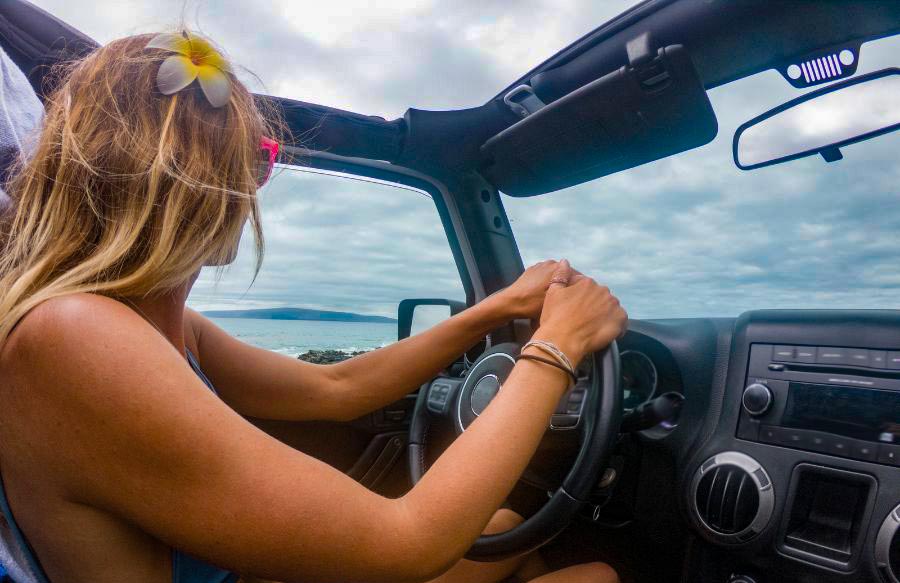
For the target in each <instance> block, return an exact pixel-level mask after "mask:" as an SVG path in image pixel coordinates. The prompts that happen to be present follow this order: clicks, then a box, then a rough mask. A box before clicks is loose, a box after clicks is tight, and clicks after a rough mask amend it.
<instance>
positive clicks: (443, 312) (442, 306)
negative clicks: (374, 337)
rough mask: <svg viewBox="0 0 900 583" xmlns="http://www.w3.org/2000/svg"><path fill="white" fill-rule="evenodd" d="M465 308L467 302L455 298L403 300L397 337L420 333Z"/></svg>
mask: <svg viewBox="0 0 900 583" xmlns="http://www.w3.org/2000/svg"><path fill="white" fill-rule="evenodd" d="M465 309H466V304H464V303H463V302H456V301H453V300H443V299H416V300H403V301H402V302H400V305H399V306H398V308H397V339H398V340H403V339H404V338H408V337H409V336H413V335H415V334H418V333H419V332H422V331H424V330H427V329H429V328H431V327H432V326H434V325H435V324H438V323H440V322H443V321H444V320H446V319H447V318H449V317H451V316H455V315H456V314H458V313H460V312H462V311H463V310H465Z"/></svg>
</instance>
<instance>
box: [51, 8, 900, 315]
mask: <svg viewBox="0 0 900 583" xmlns="http://www.w3.org/2000/svg"><path fill="white" fill-rule="evenodd" d="M37 3H38V4H39V5H41V6H42V7H44V8H46V9H47V10H49V11H50V12H52V13H54V14H56V15H58V16H60V17H61V18H63V19H64V20H66V21H68V22H70V23H71V24H73V25H75V26H76V27H78V28H80V29H81V30H83V31H85V32H87V33H88V34H90V35H92V36H93V37H94V38H96V39H97V40H99V41H101V42H104V41H108V40H110V39H112V38H115V37H118V36H122V35H125V34H129V33H133V32H143V31H148V30H160V29H169V28H172V27H173V26H175V25H177V24H178V22H179V20H180V19H181V18H182V15H183V16H184V18H185V19H186V21H187V22H188V24H190V25H192V26H194V27H199V28H200V29H202V30H203V31H205V32H206V33H207V34H209V35H210V36H211V37H212V38H213V39H215V40H216V41H217V42H219V43H220V44H221V45H223V46H224V47H225V49H226V50H227V51H228V52H229V54H230V56H231V57H232V58H233V59H234V60H235V61H236V62H237V63H238V64H240V65H243V66H245V67H247V68H248V69H249V70H251V71H252V72H253V73H255V74H256V75H257V76H258V77H259V79H260V80H261V82H262V85H257V86H256V87H257V88H258V89H259V88H263V87H264V88H265V89H266V90H267V91H269V92H272V93H276V94H279V95H285V96H288V97H293V98H297V99H302V100H305V101H312V102H318V103H324V104H327V105H332V106H335V107H341V108H346V109H350V110H354V111H358V112H361V113H367V114H376V115H383V116H385V117H389V118H392V117H397V116H400V115H402V113H403V111H404V110H405V109H406V108H407V107H418V108H429V109H441V108H460V107H468V106H474V105H479V104H481V103H483V102H484V101H485V100H487V99H488V98H490V97H491V96H493V95H494V94H495V93H496V92H497V91H498V90H499V89H501V88H503V87H505V86H506V85H507V84H508V83H509V82H510V81H512V80H513V79H515V78H516V77H517V76H518V75H519V74H521V73H522V72H524V71H526V70H527V69H529V68H531V67H532V66H534V65H536V64H537V63H539V62H540V61H541V60H543V59H544V58H546V57H548V56H550V55H551V54H552V53H553V52H555V51H556V50H557V49H559V48H561V47H562V46H564V45H566V44H568V43H569V42H571V41H572V40H574V39H575V38H577V37H578V36H580V35H582V34H584V33H586V32H588V31H589V30H590V29H592V28H594V27H596V26H598V25H599V24H601V23H602V22H603V21H605V20H607V19H608V18H611V17H613V16H615V14H617V13H619V12H621V11H622V10H623V9H624V8H625V7H627V5H628V4H629V2H594V1H590V0H566V1H553V0H521V1H517V2H516V3H515V8H513V7H512V6H511V4H510V3H509V2H505V1H499V0H493V1H491V0H488V1H484V0H482V1H479V2H474V1H470V0H454V1H452V2H450V1H443V2H437V1H434V2H427V1H416V0H399V1H394V2H390V3H379V5H378V8H377V10H376V9H374V8H372V7H371V4H372V3H371V2H368V1H362V0H355V1H342V0H334V1H333V2H329V3H304V8H303V9H302V10H298V9H297V8H296V6H297V4H296V3H292V2H262V3H260V2H249V1H240V0H227V1H223V2H211V1H210V2H200V3H198V2H188V3H187V5H186V6H187V7H186V8H184V6H183V2H181V1H163V2H137V1H132V2H124V1H116V2H114V1H108V2H104V1H97V2H93V3H92V10H84V8H83V7H80V6H77V5H76V3H72V2H67V1H66V0H38V1H37ZM522 30H531V31H532V32H531V33H529V34H528V35H522V34H521V31H522ZM898 55H900V39H896V38H895V39H887V40H882V41H878V42H877V43H871V44H869V45H864V47H863V52H862V58H861V64H860V72H866V71H870V70H875V69H878V68H883V67H886V66H900V56H898ZM248 78H249V77H248ZM798 94H799V92H798V91H797V90H795V89H793V88H791V87H790V86H789V85H788V84H787V83H786V82H785V81H784V80H783V79H782V78H781V76H780V75H778V74H777V73H775V72H773V71H770V72H766V73H761V74H759V75H756V76H754V77H752V78H749V79H745V80H742V81H740V82H737V83H732V84H730V85H728V86H725V87H721V88H718V89H715V90H713V91H711V92H710V98H711V100H712V103H713V107H714V108H715V111H716V114H717V116H718V119H719V136H718V137H717V138H716V140H715V141H714V142H713V143H712V144H709V145H707V146H705V147H703V148H700V149H697V150H694V151H692V152H687V153H684V154H682V155H679V156H676V157H674V158H670V159H667V160H663V161H659V162H655V163H652V164H648V165H646V166H643V167H641V168H637V169H634V170H632V171H629V172H625V173H620V174H618V175H614V176H610V177H606V178H603V179H600V180H597V181H594V182H591V183H588V184H585V185H581V186H578V187H574V188H571V189H568V190H565V191H561V192H558V193H553V194H550V195H547V196H543V197H538V198H533V199H524V200H518V199H510V198H508V197H507V198H505V199H504V202H505V204H506V208H507V212H508V214H509V216H510V219H511V221H512V226H513V230H514V232H515V234H516V237H517V239H518V242H519V245H520V248H521V249H522V252H523V256H524V258H525V260H526V262H534V261H538V260H540V259H543V258H546V257H561V256H566V257H568V258H569V259H570V260H572V262H573V263H574V264H575V266H576V267H578V268H579V269H581V270H583V271H585V272H587V273H589V274H591V275H593V276H594V277H596V278H598V279H601V280H603V281H604V282H606V283H608V284H609V285H610V287H612V289H613V291H614V292H616V293H617V295H619V296H620V297H621V299H622V301H623V303H624V304H625V306H626V307H627V308H628V309H629V312H630V314H631V315H632V316H633V317H668V316H700V315H728V316H733V315H737V314H738V313H740V312H741V311H744V310H746V309H752V308H773V307H792V308H803V307H830V308H834V307H843V308H874V307H882V308H896V307H898V304H900V301H898V298H900V261H898V259H900V258H898V249H900V212H898V210H897V209H898V208H900V207H898V194H900V193H898V184H900V165H898V163H897V162H898V159H897V158H898V154H897V152H900V133H894V134H891V135H888V136H883V137H881V138H877V139H876V140H873V141H870V142H867V143H864V144H858V145H855V146H852V147H850V148H846V149H845V151H844V156H845V159H844V160H842V161H840V162H837V163H834V164H826V163H824V162H823V161H822V160H821V158H809V159H806V160H802V161H799V162H794V163H789V164H785V165H781V166H776V167H772V168H768V169H762V170H756V171H752V172H742V171H740V170H738V169H736V168H735V166H734V164H733V163H732V161H731V138H732V135H733V133H734V130H735V129H736V128H737V126H738V125H740V123H742V122H743V121H745V120H747V119H749V118H751V117H754V116H756V115H758V114H759V113H762V112H763V111H765V110H767V109H769V108H771V107H774V106H775V105H778V104H779V103H781V102H783V101H786V100H788V99H791V98H793V97H795V96H797V95H798ZM381 188H382V187H371V186H361V185H358V184H354V183H340V184H338V183H337V182H334V181H332V180H331V179H329V180H328V181H322V180H321V179H316V178H302V177H296V176H294V175H290V176H281V177H279V178H278V179H276V181H275V183H274V184H273V185H272V187H271V188H270V189H269V190H268V191H267V192H266V194H265V196H268V200H265V199H264V205H265V209H264V210H265V212H266V215H265V216H266V220H265V226H266V228H267V230H268V233H267V235H268V238H269V254H268V258H267V262H266V264H265V266H264V268H263V271H262V273H261V275H260V278H259V279H258V280H257V282H256V283H255V284H254V286H253V287H252V288H250V289H249V291H248V290H247V286H248V284H249V276H248V271H247V267H248V264H247V263H246V261H244V263H239V264H238V265H236V266H235V268H234V269H232V270H230V271H229V272H227V273H226V274H225V275H224V277H223V278H222V279H221V281H220V282H219V284H218V285H217V286H214V285H213V280H214V277H213V275H214V274H204V276H203V278H202V280H201V282H199V283H198V288H197V293H196V295H195V296H194V297H193V298H192V303H193V305H195V306H198V307H226V306H237V305H241V306H257V305H260V306H262V305H301V306H313V307H322V308H336V309H351V310H356V311H362V312H369V313H381V314H387V315H390V314H392V313H393V312H394V310H395V306H396V302H397V301H398V300H400V299H402V298H404V297H421V296H435V295H439V296H450V297H454V298H460V297H461V295H462V294H461V291H460V287H459V284H458V282H456V281H454V278H455V271H454V268H453V266H452V265H450V264H449V251H448V250H447V246H446V241H445V240H444V239H443V238H442V236H438V235H440V233H439V232H437V231H435V229H436V228H437V226H438V224H437V218H436V214H434V212H433V210H432V209H431V207H430V206H429V205H430V201H428V200H427V199H424V198H423V197H421V196H419V195H417V194H413V193H408V192H404V193H401V194H397V196H398V198H396V199H395V198H392V197H389V195H387V194H385V195H383V196H384V197H386V198H377V196H378V193H380V192H382V190H379V189H381ZM376 203H377V204H376ZM351 213H353V214H351ZM362 224H369V225H370V226H372V227H373V228H370V229H367V230H366V231H365V233H361V232H360V229H359V228H358V227H359V225H362ZM379 225H381V228H378V226H379ZM403 233H406V235H403V236H401V234H403ZM245 252H246V250H245ZM376 252H377V253H376ZM245 259H246V258H245Z"/></svg>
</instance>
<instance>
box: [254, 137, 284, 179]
mask: <svg viewBox="0 0 900 583" xmlns="http://www.w3.org/2000/svg"><path fill="white" fill-rule="evenodd" d="M279 148H280V146H279V145H278V142H276V141H275V140H273V139H272V138H267V137H265V136H263V137H262V139H261V140H260V141H259V149H260V150H261V152H260V154H261V160H260V163H259V174H258V175H257V177H256V186H257V188H262V186H263V185H264V184H265V183H266V182H267V181H268V180H269V177H270V176H271V175H272V168H274V167H275V160H277V159H278V150H279Z"/></svg>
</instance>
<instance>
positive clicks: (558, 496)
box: [408, 342, 622, 561]
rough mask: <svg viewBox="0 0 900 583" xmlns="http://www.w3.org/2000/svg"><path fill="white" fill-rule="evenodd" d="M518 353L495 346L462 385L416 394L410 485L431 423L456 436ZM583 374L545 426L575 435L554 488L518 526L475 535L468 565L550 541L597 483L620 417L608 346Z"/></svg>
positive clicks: (440, 382) (614, 351) (612, 348)
mask: <svg viewBox="0 0 900 583" xmlns="http://www.w3.org/2000/svg"><path fill="white" fill-rule="evenodd" d="M519 350H520V346H519V345H518V344H515V343H504V344H498V345H497V346H494V347H492V348H491V349H489V350H487V351H485V352H484V354H482V355H481V356H480V357H479V358H478V360H476V361H475V363H474V364H473V365H472V367H471V368H470V369H469V371H468V374H467V375H466V376H465V378H462V379H456V378H448V377H439V378H437V379H435V380H433V381H432V382H431V384H430V385H429V386H427V387H423V388H422V390H421V391H419V397H418V399H417V400H416V405H415V408H414V409H413V416H412V421H411V425H410V430H409V452H408V453H409V468H410V477H411V478H412V482H413V484H415V483H417V482H418V481H419V480H420V479H421V478H422V476H423V475H424V473H425V470H426V468H425V454H426V448H427V437H428V427H429V425H430V424H431V422H432V420H433V419H435V418H441V417H443V418H445V419H449V420H451V421H452V423H453V425H454V427H455V428H456V432H457V435H458V434H461V433H462V432H463V431H465V430H466V428H467V427H468V426H469V424H471V423H472V422H473V421H474V420H475V418H476V417H478V415H480V414H481V412H482V411H484V409H485V407H487V405H488V404H489V403H490V401H491V399H493V398H494V395H496V394H497V392H498V391H499V390H500V386H501V384H502V383H503V381H505V380H506V378H507V377H508V376H509V373H510V372H511V371H512V369H513V366H514V365H515V363H516V356H518V354H519ZM590 364H591V366H590V372H589V374H588V376H587V377H586V378H579V381H578V384H577V385H576V387H575V388H574V389H572V390H571V391H570V392H569V393H567V396H566V398H565V399H564V400H563V401H562V404H561V409H562V411H563V412H560V409H557V412H558V413H557V414H554V415H553V417H552V420H551V422H550V430H551V431H572V430H576V431H578V430H580V432H581V435H580V446H579V450H578V456H577V457H576V458H575V461H574V463H573V464H572V467H571V469H570V470H569V473H568V474H567V475H566V477H565V479H564V480H563V482H562V485H561V486H560V487H559V488H558V489H557V490H556V492H554V493H553V495H552V496H551V497H550V498H549V499H548V500H547V502H546V503H545V504H544V506H543V507H542V508H541V509H540V510H539V511H538V512H537V513H535V514H534V515H533V516H531V517H530V518H528V519H526V520H525V522H523V523H522V524H520V525H519V526H516V527H515V528H513V529H512V530H509V531H507V532H503V533H500V534H492V535H482V536H480V537H479V538H478V540H477V541H475V544H473V545H472V547H471V548H470V549H469V551H468V552H467V553H466V558H467V559H470V560H473V561H500V560H503V559H507V558H509V557H514V556H517V555H521V554H523V553H526V552H529V551H533V550H535V549H537V548H539V547H541V546H543V545H544V544H546V543H548V542H550V541H551V540H552V539H553V538H554V537H555V536H556V535H558V534H559V533H560V532H562V530H563V529H564V528H565V527H566V526H567V525H568V524H569V522H571V521H572V519H573V518H574V516H575V513H576V512H578V510H579V509H580V508H581V507H582V506H583V505H584V504H585V502H586V501H587V500H588V497H589V496H590V493H591V491H592V490H593V489H594V486H595V485H596V484H597V481H598V479H599V476H600V472H601V471H603V469H604V468H605V467H606V463H607V461H608V459H609V454H610V451H611V450H612V446H613V444H614V440H615V438H616V436H617V435H618V431H619V422H620V420H621V419H620V418H621V412H622V391H621V389H620V387H619V350H618V347H617V346H616V343H615V342H613V343H612V344H610V345H609V347H607V348H606V349H605V350H603V351H602V352H595V353H593V354H591V356H590Z"/></svg>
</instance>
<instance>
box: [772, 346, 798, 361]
mask: <svg viewBox="0 0 900 583" xmlns="http://www.w3.org/2000/svg"><path fill="white" fill-rule="evenodd" d="M772 360H779V361H781V362H794V347H793V346H776V347H775V349H774V350H773V351H772Z"/></svg>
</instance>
